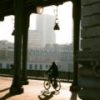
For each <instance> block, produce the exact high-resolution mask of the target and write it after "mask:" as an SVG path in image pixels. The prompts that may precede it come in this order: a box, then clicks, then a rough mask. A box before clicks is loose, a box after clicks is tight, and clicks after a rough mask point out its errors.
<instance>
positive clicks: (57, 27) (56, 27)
mask: <svg viewBox="0 0 100 100" xmlns="http://www.w3.org/2000/svg"><path fill="white" fill-rule="evenodd" d="M55 16H56V19H55V25H54V30H60V28H59V24H58V6H56V9H55Z"/></svg>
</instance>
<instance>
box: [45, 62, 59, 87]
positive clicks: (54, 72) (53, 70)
mask: <svg viewBox="0 0 100 100" xmlns="http://www.w3.org/2000/svg"><path fill="white" fill-rule="evenodd" d="M47 72H48V74H49V79H50V81H51V83H52V80H53V79H54V84H53V86H54V87H55V88H56V87H57V80H56V79H57V77H58V66H57V65H56V64H55V62H53V63H52V65H51V67H50V68H49V70H48V71H47Z"/></svg>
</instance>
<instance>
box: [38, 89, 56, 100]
mask: <svg viewBox="0 0 100 100" xmlns="http://www.w3.org/2000/svg"><path fill="white" fill-rule="evenodd" d="M55 94H56V92H55V91H51V92H49V91H47V90H46V91H42V92H41V95H39V96H38V98H39V100H49V99H51V98H52V97H53V96H54V95H55Z"/></svg>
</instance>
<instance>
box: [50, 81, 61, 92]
mask: <svg viewBox="0 0 100 100" xmlns="http://www.w3.org/2000/svg"><path fill="white" fill-rule="evenodd" d="M53 84H54V81H53V82H52V85H53ZM53 88H54V89H55V90H56V91H59V90H60V89H61V83H60V80H57V87H56V88H55V87H54V86H53Z"/></svg>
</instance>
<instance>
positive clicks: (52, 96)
mask: <svg viewBox="0 0 100 100" xmlns="http://www.w3.org/2000/svg"><path fill="white" fill-rule="evenodd" d="M11 84H12V78H11V77H1V76H0V100H80V99H79V98H78V97H77V95H74V99H70V98H71V92H70V91H69V87H70V85H71V84H70V83H65V82H62V83H61V86H62V88H61V90H60V93H55V92H54V90H53V89H52V88H51V89H50V91H49V92H48V93H47V92H45V90H44V87H43V81H42V80H31V79H29V84H28V85H24V86H23V88H24V92H23V93H22V94H20V95H14V96H10V95H9V89H10V86H11ZM76 98H77V99H76Z"/></svg>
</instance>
